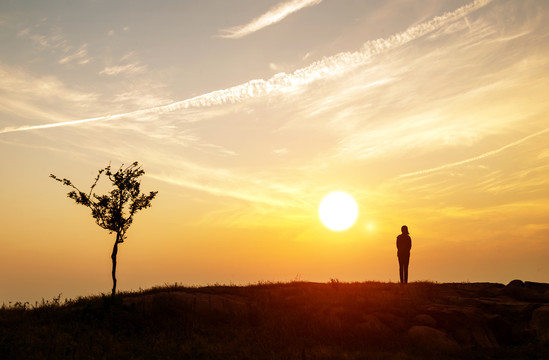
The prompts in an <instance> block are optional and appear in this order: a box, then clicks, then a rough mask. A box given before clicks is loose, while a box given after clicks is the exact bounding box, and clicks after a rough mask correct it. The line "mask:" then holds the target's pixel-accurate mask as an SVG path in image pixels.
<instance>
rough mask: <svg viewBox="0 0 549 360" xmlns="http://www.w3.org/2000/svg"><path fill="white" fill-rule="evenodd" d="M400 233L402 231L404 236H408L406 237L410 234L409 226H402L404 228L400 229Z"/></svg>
mask: <svg viewBox="0 0 549 360" xmlns="http://www.w3.org/2000/svg"><path fill="white" fill-rule="evenodd" d="M400 231H402V233H403V234H406V235H408V234H409V232H408V226H406V225H402V227H401V228H400Z"/></svg>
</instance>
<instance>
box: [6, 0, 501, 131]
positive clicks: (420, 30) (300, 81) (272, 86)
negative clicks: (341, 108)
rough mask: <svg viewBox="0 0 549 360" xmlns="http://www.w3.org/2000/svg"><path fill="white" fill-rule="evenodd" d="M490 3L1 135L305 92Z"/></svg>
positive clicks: (485, 1)
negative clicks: (205, 87)
mask: <svg viewBox="0 0 549 360" xmlns="http://www.w3.org/2000/svg"><path fill="white" fill-rule="evenodd" d="M490 2H491V0H477V1H474V2H472V3H470V4H468V5H465V6H463V7H460V8H458V9H457V10H455V11H453V12H448V13H446V14H444V15H442V16H438V17H435V18H433V19H432V20H429V21H426V22H424V23H421V24H418V25H415V26H413V27H411V28H409V29H407V30H406V31H404V32H401V33H398V34H395V35H392V36H390V37H388V38H385V39H377V40H373V41H368V42H366V43H365V44H364V45H363V46H362V48H361V49H360V50H359V51H356V52H342V53H338V54H336V55H333V56H331V57H327V58H324V59H322V60H319V61H317V62H314V63H312V64H311V65H309V66H307V67H305V68H302V69H299V70H296V71H295V72H293V73H291V74H286V73H279V74H276V75H274V76H273V77H272V78H270V79H268V80H263V79H256V80H250V81H248V82H246V83H244V84H241V85H237V86H234V87H231V88H228V89H223V90H216V91H213V92H210V93H206V94H203V95H199V96H196V97H193V98H190V99H185V100H181V101H177V102H173V103H171V104H167V105H162V106H156V107H151V108H146V109H141V110H136V111H130V112H125V113H119V114H111V115H103V116H97V117H93V118H88V119H80V120H73V121H66V122H59V123H53V124H45V125H35V126H18V127H7V128H4V129H1V130H0V134H3V133H10V132H16V131H28V130H37V129H46V128H52V127H59V126H69V125H76V124H81V123H88V122H95V121H102V120H114V119H119V118H123V117H131V116H142V115H144V114H151V113H157V114H161V113H167V112H172V111H177V110H182V109H189V108H204V107H210V106H216V105H223V104H233V103H238V102H241V101H245V100H247V99H250V98H255V97H261V96H266V95H269V94H285V93H289V92H293V91H297V90H300V89H303V87H304V86H307V85H309V84H311V83H313V82H314V81H317V80H320V79H327V78H331V77H334V76H340V75H342V74H344V73H347V72H349V71H351V70H353V69H356V68H357V67H358V66H361V65H364V64H366V63H367V62H368V61H369V60H370V59H371V58H372V57H373V56H375V55H379V54H382V53H384V52H387V51H389V50H392V49H395V48H397V47H399V46H402V45H405V44H407V43H409V42H411V41H413V40H415V39H417V38H420V37H422V36H424V35H426V34H429V33H431V32H433V31H435V30H437V29H440V28H441V27H443V26H444V25H446V24H448V23H449V22H452V21H455V20H456V19H459V18H462V17H463V16H465V15H467V14H469V13H471V12H473V11H475V10H477V9H479V8H481V7H483V6H485V5H487V4H488V3H490Z"/></svg>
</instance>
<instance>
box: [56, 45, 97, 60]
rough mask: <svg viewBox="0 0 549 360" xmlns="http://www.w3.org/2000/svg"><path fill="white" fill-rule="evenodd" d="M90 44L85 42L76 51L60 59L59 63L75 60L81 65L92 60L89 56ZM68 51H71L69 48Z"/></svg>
mask: <svg viewBox="0 0 549 360" xmlns="http://www.w3.org/2000/svg"><path fill="white" fill-rule="evenodd" d="M87 47H88V44H84V45H82V46H80V47H79V48H78V50H76V51H75V52H73V53H71V54H69V55H67V56H64V57H62V58H61V59H59V61H58V63H59V64H67V63H70V62H73V61H76V62H77V63H78V64H79V65H84V64H87V63H88V62H89V61H90V58H89V57H88V49H87ZM67 51H70V50H69V49H67Z"/></svg>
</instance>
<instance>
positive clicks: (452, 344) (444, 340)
mask: <svg viewBox="0 0 549 360" xmlns="http://www.w3.org/2000/svg"><path fill="white" fill-rule="evenodd" d="M408 336H409V337H410V339H411V340H412V341H413V342H414V343H415V345H416V346H418V347H420V348H422V349H426V350H434V351H456V350H458V349H459V345H458V343H457V342H456V341H455V340H454V339H452V338H450V337H449V336H448V335H447V334H446V333H445V332H443V331H440V330H437V329H435V328H432V327H430V326H424V325H416V326H412V327H411V328H410V329H409V330H408Z"/></svg>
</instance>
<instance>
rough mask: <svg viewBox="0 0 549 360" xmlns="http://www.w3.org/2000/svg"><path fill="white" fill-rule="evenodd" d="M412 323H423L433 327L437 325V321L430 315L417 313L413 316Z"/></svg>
mask: <svg viewBox="0 0 549 360" xmlns="http://www.w3.org/2000/svg"><path fill="white" fill-rule="evenodd" d="M414 324H416V325H425V326H430V327H433V328H434V327H436V326H437V321H436V320H435V319H434V318H433V317H432V316H431V315H427V314H419V315H416V316H415V317H414Z"/></svg>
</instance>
